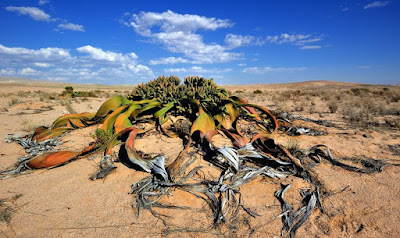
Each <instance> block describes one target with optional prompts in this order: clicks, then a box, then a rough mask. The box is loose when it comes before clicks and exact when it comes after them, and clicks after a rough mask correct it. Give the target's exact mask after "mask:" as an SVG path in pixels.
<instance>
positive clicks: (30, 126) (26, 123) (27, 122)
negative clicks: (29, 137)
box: [21, 119, 37, 132]
mask: <svg viewBox="0 0 400 238" xmlns="http://www.w3.org/2000/svg"><path fill="white" fill-rule="evenodd" d="M21 124H22V126H23V128H22V130H23V131H26V132H32V131H34V130H35V129H36V128H37V125H35V124H34V123H33V122H32V120H31V119H22V122H21Z"/></svg>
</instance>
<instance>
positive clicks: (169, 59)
mask: <svg viewBox="0 0 400 238" xmlns="http://www.w3.org/2000/svg"><path fill="white" fill-rule="evenodd" d="M188 62H189V60H187V59H184V58H181V57H177V58H175V57H167V58H159V59H156V60H150V64H151V65H159V64H179V63H188Z"/></svg>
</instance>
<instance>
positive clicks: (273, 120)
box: [240, 103, 279, 133]
mask: <svg viewBox="0 0 400 238" xmlns="http://www.w3.org/2000/svg"><path fill="white" fill-rule="evenodd" d="M240 106H244V107H246V108H247V109H248V108H251V109H253V111H254V112H255V110H254V108H256V109H258V110H260V111H261V112H263V113H264V114H265V115H266V116H267V118H268V120H269V121H270V122H271V123H272V130H271V131H270V133H275V132H276V131H277V130H278V126H279V124H278V121H277V120H276V117H275V116H274V115H273V114H272V113H271V112H270V111H268V110H267V109H266V108H263V107H261V106H258V105H255V104H249V103H248V104H241V105H240ZM256 115H258V114H257V113H256ZM257 118H258V119H257ZM256 120H258V121H261V120H262V119H261V118H260V117H259V116H257V117H256Z"/></svg>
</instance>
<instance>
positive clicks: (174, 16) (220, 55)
mask: <svg viewBox="0 0 400 238" xmlns="http://www.w3.org/2000/svg"><path fill="white" fill-rule="evenodd" d="M125 24H126V25H128V26H130V27H132V28H133V29H134V30H135V31H136V33H138V34H139V35H141V36H144V37H149V38H151V39H153V40H154V41H155V42H158V43H161V44H163V45H164V46H165V47H166V48H167V49H168V50H169V51H171V52H174V53H182V54H184V55H185V56H186V57H188V58H190V59H193V60H196V61H198V62H203V63H214V62H227V61H231V60H235V59H238V58H240V54H238V53H233V52H229V51H228V50H229V49H228V48H226V47H224V46H221V45H219V44H215V43H213V44H206V43H204V41H203V37H202V36H201V35H200V34H197V33H196V32H197V31H198V30H208V31H215V30H217V29H220V28H228V27H232V26H233V23H231V21H229V20H222V19H216V18H207V17H204V16H198V15H190V14H178V13H175V12H172V11H170V10H168V11H166V12H163V13H155V12H141V13H139V14H134V15H133V16H132V19H131V20H130V21H129V22H126V23H125Z"/></svg>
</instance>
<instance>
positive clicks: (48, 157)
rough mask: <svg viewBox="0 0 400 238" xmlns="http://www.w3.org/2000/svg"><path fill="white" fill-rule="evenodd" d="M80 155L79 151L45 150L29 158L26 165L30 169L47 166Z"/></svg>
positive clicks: (55, 164) (62, 162)
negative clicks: (45, 151)
mask: <svg viewBox="0 0 400 238" xmlns="http://www.w3.org/2000/svg"><path fill="white" fill-rule="evenodd" d="M78 155H80V152H72V151H58V152H47V153H44V154H41V155H39V156H37V157H35V158H34V159H32V160H30V161H29V162H28V163H27V164H26V165H27V166H28V167H30V168H32V169H41V168H49V167H53V166H57V165H61V164H64V163H66V162H68V161H70V160H72V159H74V158H75V157H77V156H78Z"/></svg>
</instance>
